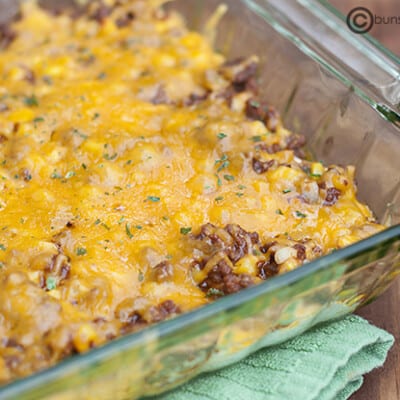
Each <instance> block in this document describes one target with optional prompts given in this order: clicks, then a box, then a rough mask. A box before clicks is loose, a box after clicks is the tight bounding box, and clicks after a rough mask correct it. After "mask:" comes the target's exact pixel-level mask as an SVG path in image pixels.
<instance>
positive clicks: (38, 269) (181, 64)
mask: <svg viewBox="0 0 400 400" xmlns="http://www.w3.org/2000/svg"><path fill="white" fill-rule="evenodd" d="M160 3H162V2H161V1H158V2H157V1H154V2H151V1H143V0H142V1H141V0H135V1H130V2H126V4H125V5H119V6H114V5H112V4H108V5H104V4H103V5H101V6H98V5H96V4H94V5H92V6H90V7H88V8H87V9H86V10H85V13H84V15H77V16H75V17H73V18H71V16H69V15H59V16H55V15H51V14H50V13H48V12H46V11H44V10H41V9H39V8H38V7H37V6H36V5H35V4H34V3H32V2H27V3H26V4H25V5H24V7H23V10H22V18H21V19H20V20H17V21H16V22H15V23H13V24H12V26H10V27H7V29H8V30H7V31H4V30H3V33H2V41H0V43H3V47H4V48H3V50H1V51H0V188H1V192H0V263H1V264H0V339H1V340H0V382H6V381H8V380H10V379H14V378H16V377H21V376H25V375H28V374H30V373H32V372H35V371H37V370H39V369H42V368H45V367H48V366H50V365H53V364H54V363H56V362H57V361H58V360H60V359H62V358H64V357H66V356H68V355H70V354H73V353H74V352H83V351H86V350H88V349H89V348H91V347H93V346H97V345H100V344H102V343H104V342H106V341H108V340H110V339H112V338H114V337H117V336H119V335H122V334H124V333H127V332H131V331H134V330H136V329H139V328H141V327H144V326H146V325H147V324H149V323H153V322H157V321H160V320H163V319H165V318H168V317H170V316H173V315H176V314H179V313H181V312H186V311H189V310H191V309H193V308H195V307H199V306H201V305H203V304H205V303H207V302H209V301H212V300H214V299H216V298H218V297H220V296H223V295H226V294H229V293H233V292H236V291H238V290H241V289H243V288H245V287H247V286H250V285H252V284H257V283H259V282H261V281H263V280H265V279H268V278H269V277H270V276H273V275H275V274H277V273H282V272H285V271H290V270H292V269H293V268H296V267H297V266H299V265H300V264H302V263H304V262H307V261H310V260H312V259H313V258H316V257H318V256H321V255H324V254H327V253H329V252H331V251H333V250H335V249H337V248H340V247H343V246H346V245H348V244H351V243H353V242H355V241H357V240H360V239H362V238H364V237H366V236H368V235H370V234H372V233H375V232H377V231H379V230H380V229H381V227H380V226H379V225H377V224H376V223H375V222H374V218H373V216H372V214H371V211H370V210H369V209H368V207H367V206H365V205H363V204H361V203H360V202H359V201H357V199H356V187H355V184H354V168H353V167H338V166H323V165H322V164H321V163H317V162H311V161H307V160H305V159H304V154H302V145H303V144H304V143H303V139H302V137H301V136H299V135H296V134H293V133H291V132H289V131H288V130H286V129H285V128H284V127H283V126H282V123H281V121H280V119H279V116H278V114H277V113H276V111H275V110H274V109H273V108H271V107H268V106H266V105H265V104H264V102H262V101H261V100H260V99H259V98H258V95H257V91H259V92H260V93H262V87H258V88H257V63H258V60H257V57H250V58H248V59H243V60H233V61H232V62H226V60H225V59H224V57H223V56H221V55H220V54H217V53H216V52H215V51H214V50H213V48H212V45H211V44H210V42H209V41H208V40H207V38H206V37H205V36H202V35H201V34H199V33H196V32H192V31H190V30H188V29H187V28H186V27H185V24H184V22H183V20H182V18H181V17H180V16H179V15H178V14H176V13H172V12H169V13H167V12H165V11H163V10H161V9H160V8H159V4H160ZM14 36H15V37H14ZM8 42H9V43H8ZM5 44H7V45H8V46H7V48H5ZM302 157H303V158H302Z"/></svg>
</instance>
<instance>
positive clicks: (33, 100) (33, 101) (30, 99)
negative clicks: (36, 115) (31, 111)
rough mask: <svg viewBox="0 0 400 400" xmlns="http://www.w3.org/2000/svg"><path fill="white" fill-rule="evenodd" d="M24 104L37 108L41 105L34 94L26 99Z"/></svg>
mask: <svg viewBox="0 0 400 400" xmlns="http://www.w3.org/2000/svg"><path fill="white" fill-rule="evenodd" d="M24 103H25V105H27V106H28V107H37V106H38V105H39V102H38V99H37V97H36V96H35V95H34V94H33V95H32V96H28V97H25V99H24Z"/></svg>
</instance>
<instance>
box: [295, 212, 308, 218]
mask: <svg viewBox="0 0 400 400" xmlns="http://www.w3.org/2000/svg"><path fill="white" fill-rule="evenodd" d="M295 214H296V217H298V218H306V217H307V215H306V214H304V213H302V212H300V211H296V212H295Z"/></svg>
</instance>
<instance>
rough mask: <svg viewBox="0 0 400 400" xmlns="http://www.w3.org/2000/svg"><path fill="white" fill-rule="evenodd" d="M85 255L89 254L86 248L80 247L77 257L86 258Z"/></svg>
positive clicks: (77, 250)
mask: <svg viewBox="0 0 400 400" xmlns="http://www.w3.org/2000/svg"><path fill="white" fill-rule="evenodd" d="M85 254H87V250H86V249H85V248H84V247H78V248H77V249H76V255H77V256H84V255H85Z"/></svg>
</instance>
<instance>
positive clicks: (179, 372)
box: [0, 0, 400, 400]
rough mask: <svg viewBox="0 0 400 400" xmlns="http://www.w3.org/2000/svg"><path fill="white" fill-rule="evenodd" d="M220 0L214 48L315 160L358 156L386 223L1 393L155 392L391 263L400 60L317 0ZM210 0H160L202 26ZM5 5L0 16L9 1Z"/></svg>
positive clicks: (287, 332)
mask: <svg viewBox="0 0 400 400" xmlns="http://www.w3.org/2000/svg"><path fill="white" fill-rule="evenodd" d="M6 3H8V7H10V5H12V4H15V3H14V2H13V1H11V2H10V1H8V2H7V1H3V6H4V4H6ZM48 3H49V2H48ZM50 3H53V4H54V3H58V2H55V1H54V2H50ZM224 3H225V4H226V5H227V6H228V11H227V13H226V14H225V16H224V18H223V19H222V21H221V23H220V24H219V26H218V33H217V37H216V46H217V49H218V50H219V51H221V52H223V53H224V54H226V55H227V56H228V57H229V58H234V57H236V56H246V55H251V54H258V55H259V57H260V58H261V74H260V81H261V88H262V90H261V91H262V92H263V93H264V97H265V100H267V101H268V102H270V103H271V104H274V105H276V106H277V108H278V109H279V110H280V111H281V113H282V115H283V117H284V120H285V123H286V125H287V126H288V127H289V128H291V129H293V130H295V131H297V132H300V133H303V134H305V135H306V136H307V137H308V143H309V149H310V151H311V152H312V154H313V156H314V157H315V158H316V159H318V160H322V161H323V162H325V163H328V164H329V163H339V164H340V163H343V164H353V165H355V166H356V167H357V180H358V183H359V188H360V192H359V196H360V198H361V199H362V200H363V201H365V202H366V203H367V204H369V205H370V207H371V208H372V209H373V211H374V212H375V214H376V216H377V217H378V219H379V220H380V221H381V222H382V223H385V224H386V225H387V226H388V228H387V229H386V230H385V231H383V232H381V233H379V234H378V235H375V236H373V237H370V238H368V239H366V240H363V241H361V242H359V243H356V244H354V245H352V246H350V247H347V248H345V249H342V250H339V251H337V252H334V253H331V254H329V255H327V256H325V257H323V258H320V259H317V260H315V261H313V262H310V263H309V264H307V265H304V266H303V267H301V268H299V269H297V270H294V271H292V272H289V273H287V274H285V275H282V276H278V277H275V278H272V279H270V280H269V281H266V282H265V283H263V284H261V285H259V286H256V287H252V288H249V289H246V290H244V291H242V292H240V293H237V294H234V295H231V296H228V297H225V298H222V299H220V300H218V301H216V302H214V303H212V304H210V305H207V306H205V307H202V308H200V309H197V310H195V311H193V312H191V313H188V314H185V315H182V316H179V317H177V318H175V319H172V320H169V321H166V322H163V323H160V324H157V325H154V326H151V327H149V328H147V329H145V330H143V331H140V332H138V333H134V334H132V335H129V336H126V337H123V338H120V339H117V340H114V341H113V342H111V343H109V344H107V345H105V346H103V347H101V348H98V349H94V350H92V351H90V352H89V353H86V354H83V355H79V356H74V357H71V358H69V359H67V360H65V361H63V362H61V363H59V364H58V365H57V366H55V367H53V368H50V369H48V370H45V371H43V372H41V373H38V374H36V375H34V376H31V377H28V378H26V379H22V380H19V381H15V382H13V383H11V384H9V385H7V386H3V387H2V388H0V398H1V399H3V400H6V399H17V398H18V399H21V400H22V399H57V400H67V399H96V400H99V399H100V400H101V399H114V400H119V399H136V398H139V397H142V396H150V395H155V394H157V393H160V392H163V391H166V390H169V389H171V388H173V387H175V386H177V385H179V384H181V383H183V382H185V381H187V380H188V379H190V378H192V377H193V376H195V375H198V374H199V373H201V372H204V371H210V370H213V369H216V368H220V367H222V366H225V365H228V364H230V363H233V362H235V361H237V360H240V359H241V358H243V357H245V356H247V355H249V354H250V353H252V352H254V351H256V350H257V349H259V348H261V347H264V346H270V345H273V344H276V343H279V342H282V341H284V340H286V339H288V338H290V337H293V336H294V335H297V334H299V333H301V332H303V331H304V330H306V329H308V328H310V327H311V326H313V325H315V324H317V323H319V322H321V321H326V320H329V319H332V318H337V317H339V316H342V315H344V314H347V313H350V312H352V311H354V310H355V309H356V308H357V307H359V306H361V305H363V304H365V303H367V302H369V301H371V300H373V299H374V298H375V297H376V296H377V295H379V294H380V293H381V292H382V291H383V290H385V289H386V288H387V286H388V285H389V283H390V282H391V281H392V280H393V278H394V277H395V276H396V275H397V274H398V273H399V271H400V252H399V250H400V225H398V224H399V222H400V172H399V171H400V116H399V114H398V112H399V108H400V104H399V103H400V80H399V73H400V68H399V65H400V63H399V60H398V59H397V58H396V57H395V56H393V55H392V54H391V53H390V52H388V51H387V50H385V49H384V48H382V47H381V46H380V45H379V44H378V43H376V42H375V41H374V40H373V39H372V38H370V37H368V36H361V35H355V34H353V33H352V32H351V31H350V30H349V29H348V28H347V26H346V23H345V22H344V18H343V17H342V16H340V15H339V14H338V13H337V12H336V11H335V10H334V9H332V8H331V7H330V6H329V5H328V4H327V3H325V2H321V1H317V0H297V1H295V0H225V1H224ZM220 4H221V0H176V1H174V2H172V3H171V4H169V7H171V8H172V9H175V10H178V11H180V12H182V13H183V14H184V15H185V17H186V18H187V21H188V23H189V25H190V26H191V27H192V28H194V29H197V30H201V29H203V27H204V26H205V23H206V21H207V20H208V19H209V17H210V16H211V15H212V14H213V12H214V11H215V9H216V8H217V7H218V6H219V5H220ZM0 5H1V2H0ZM3 10H4V12H3ZM3 10H2V9H1V8H0V15H5V14H6V13H5V11H10V10H9V8H7V9H3Z"/></svg>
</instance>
